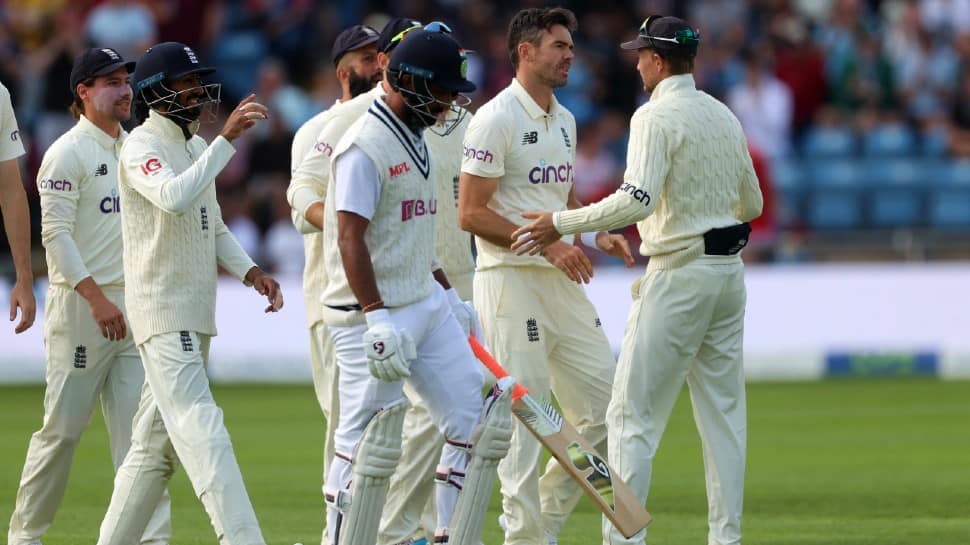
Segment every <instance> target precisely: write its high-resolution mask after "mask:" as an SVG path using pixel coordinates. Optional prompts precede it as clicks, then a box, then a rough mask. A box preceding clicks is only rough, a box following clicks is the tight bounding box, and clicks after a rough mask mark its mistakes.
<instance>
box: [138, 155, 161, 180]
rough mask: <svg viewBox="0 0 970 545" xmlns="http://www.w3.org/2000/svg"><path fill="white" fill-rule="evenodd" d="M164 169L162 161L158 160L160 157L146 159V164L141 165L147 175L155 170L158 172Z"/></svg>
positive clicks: (142, 170) (143, 172)
mask: <svg viewBox="0 0 970 545" xmlns="http://www.w3.org/2000/svg"><path fill="white" fill-rule="evenodd" d="M159 170H162V162H161V161H159V160H158V157H152V158H151V159H149V160H147V161H145V164H144V165H142V166H141V172H142V174H144V175H145V176H148V175H149V174H151V173H153V172H158V171H159Z"/></svg>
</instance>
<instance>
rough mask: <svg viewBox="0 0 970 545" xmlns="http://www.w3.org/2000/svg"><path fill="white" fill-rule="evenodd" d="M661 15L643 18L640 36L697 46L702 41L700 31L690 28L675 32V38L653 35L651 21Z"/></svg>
mask: <svg viewBox="0 0 970 545" xmlns="http://www.w3.org/2000/svg"><path fill="white" fill-rule="evenodd" d="M660 17H661V16H660V15H651V16H649V17H647V18H646V19H644V20H643V24H641V25H640V37H641V38H644V39H646V40H657V41H660V42H670V43H674V44H677V45H687V46H696V45H697V44H699V43H700V41H701V33H700V31H695V30H692V29H689V28H685V29H682V30H678V31H676V32H674V37H673V38H662V37H660V36H651V35H650V32H649V30H647V29H648V28H649V27H650V22H651V21H653V20H655V19H659V18H660Z"/></svg>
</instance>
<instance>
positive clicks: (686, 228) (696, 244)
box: [553, 74, 763, 269]
mask: <svg viewBox="0 0 970 545" xmlns="http://www.w3.org/2000/svg"><path fill="white" fill-rule="evenodd" d="M762 204H763V201H762V197H761V190H760V189H759V187H758V179H757V177H756V176H755V173H754V167H753V166H752V164H751V155H750V154H749V153H748V147H747V142H746V141H745V138H744V132H743V131H742V130H741V124H740V123H739V122H738V120H737V118H736V117H735V116H734V114H732V113H731V111H730V110H728V108H727V106H725V105H724V104H722V103H721V102H718V101H717V100H716V99H714V98H713V97H711V96H710V95H708V94H707V93H704V92H702V91H698V90H697V89H696V87H695V85H694V78H693V76H691V75H689V74H686V75H680V76H671V77H668V78H667V79H665V80H663V81H661V82H660V84H659V85H657V87H656V89H654V91H653V94H652V95H651V97H650V101H649V102H647V103H646V104H644V105H643V106H641V107H640V108H639V109H638V110H637V111H636V113H634V114H633V119H631V120H630V143H629V148H628V150H627V168H626V172H625V173H624V175H623V184H622V185H621V186H620V188H619V189H617V191H616V193H614V194H612V195H610V196H609V197H607V198H605V199H603V200H602V201H600V202H598V203H595V204H592V205H589V206H586V207H583V208H579V209H576V210H566V211H561V212H557V213H555V214H554V215H553V222H554V223H555V225H556V229H557V230H559V232H560V233H562V234H564V235H568V234H573V233H580V232H590V231H600V230H608V229H615V228H618V227H624V226H626V225H630V224H631V223H635V222H636V223H637V229H638V230H639V232H640V237H641V239H642V240H643V244H642V245H641V246H640V253H641V254H642V255H645V256H650V264H649V265H648V269H669V268H675V267H680V266H683V265H685V264H687V263H689V262H690V261H691V260H693V259H694V258H696V257H698V256H700V255H701V254H703V253H704V238H703V235H704V233H705V232H707V231H708V230H710V229H713V228H717V227H727V226H730V225H735V224H737V223H739V222H745V221H750V220H752V219H754V218H756V217H758V216H759V215H761V207H762Z"/></svg>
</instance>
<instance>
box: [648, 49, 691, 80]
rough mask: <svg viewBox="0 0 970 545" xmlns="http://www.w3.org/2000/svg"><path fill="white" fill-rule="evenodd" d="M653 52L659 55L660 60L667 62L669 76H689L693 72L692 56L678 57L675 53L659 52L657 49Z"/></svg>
mask: <svg viewBox="0 0 970 545" xmlns="http://www.w3.org/2000/svg"><path fill="white" fill-rule="evenodd" d="M653 52H654V53H656V54H657V55H660V58H661V59H663V60H665V61H667V66H669V67H670V75H671V76H679V75H681V74H690V73H692V72H693V71H694V57H692V56H687V55H678V54H676V53H670V52H666V51H660V50H659V49H654V50H653Z"/></svg>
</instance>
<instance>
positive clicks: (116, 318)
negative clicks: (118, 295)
mask: <svg viewBox="0 0 970 545" xmlns="http://www.w3.org/2000/svg"><path fill="white" fill-rule="evenodd" d="M88 307H90V309H91V316H92V317H93V318H94V322H95V323H96V324H98V327H99V328H101V335H102V336H103V337H104V338H105V339H108V340H109V341H120V340H121V339H124V338H125V337H126V336H128V327H127V326H126V325H125V315H124V313H122V312H121V309H119V308H118V307H117V305H115V304H114V303H112V302H111V301H109V300H108V298H107V297H105V296H104V295H101V296H100V297H92V298H91V300H89V301H88Z"/></svg>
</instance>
